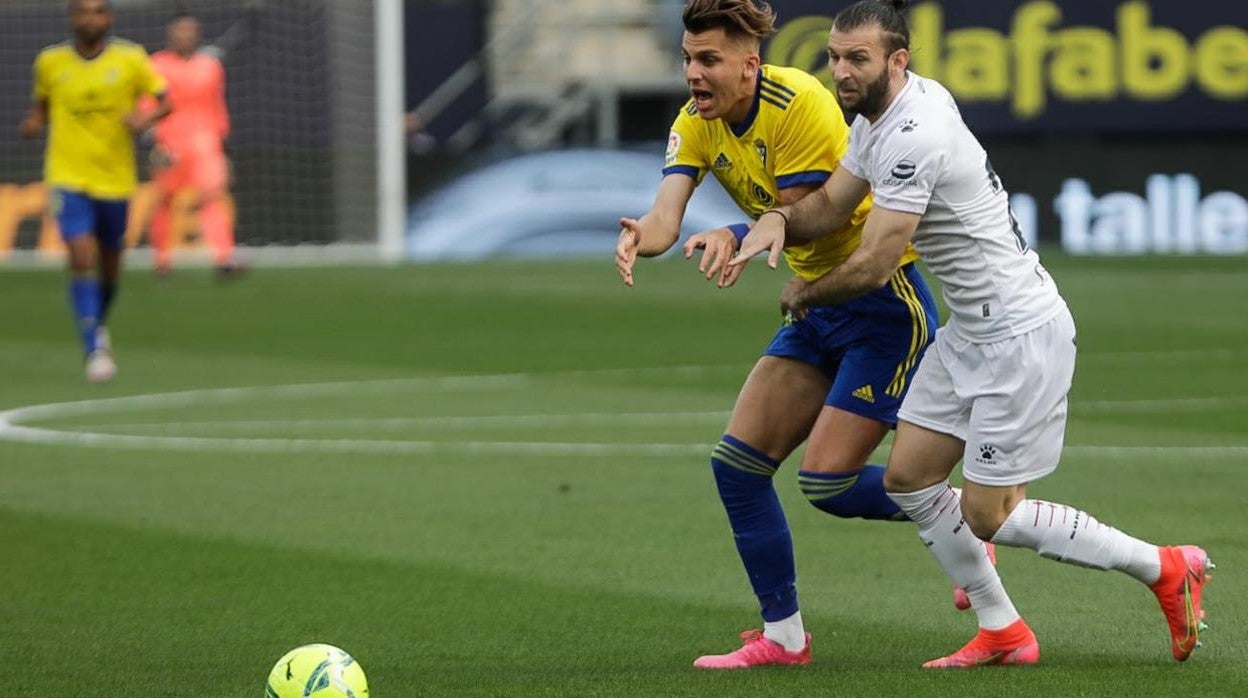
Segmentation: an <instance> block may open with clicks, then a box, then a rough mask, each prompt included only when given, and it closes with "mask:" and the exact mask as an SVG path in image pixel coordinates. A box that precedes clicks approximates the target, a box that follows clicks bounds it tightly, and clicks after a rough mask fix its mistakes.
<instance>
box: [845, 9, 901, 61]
mask: <svg viewBox="0 0 1248 698" xmlns="http://www.w3.org/2000/svg"><path fill="white" fill-rule="evenodd" d="M909 6H910V0H861V1H860V2H856V3H854V4H853V5H850V6H849V7H847V8H845V9H843V10H841V11H840V12H838V13H837V15H836V19H834V20H832V28H833V29H839V30H841V31H850V30H852V29H858V28H859V27H866V26H871V25H873V24H876V25H879V27H880V31H881V32H883V34H884V44H885V49H886V50H887V52H888V54H889V55H892V53H893V52H894V51H896V50H898V49H903V48H904V49H907V50H908V49H909V48H910V25H909V23H908V22H906V15H905V10H906V8H907V7H909Z"/></svg>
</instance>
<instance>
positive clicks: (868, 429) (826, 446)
mask: <svg viewBox="0 0 1248 698" xmlns="http://www.w3.org/2000/svg"><path fill="white" fill-rule="evenodd" d="M890 428H891V425H890V424H887V423H885V422H881V421H880V420H878V419H872V418H870V417H864V416H862V415H860V414H854V413H853V412H847V411H845V410H843V409H840V408H839V407H830V406H827V405H825V406H824V407H823V409H822V410H821V411H820V413H819V418H818V419H817V420H816V421H815V426H814V428H813V429H812V430H811V432H810V439H809V440H808V441H807V443H806V452H805V454H803V456H802V470H809V471H812V472H817V473H845V472H852V471H854V470H858V469H860V468H862V466H863V465H865V464H866V462H867V459H868V458H870V457H871V452H872V451H874V450H875V449H876V447H877V446H879V445H880V441H882V440H883V439H884V435H885V434H887V433H888V430H889V429H890Z"/></svg>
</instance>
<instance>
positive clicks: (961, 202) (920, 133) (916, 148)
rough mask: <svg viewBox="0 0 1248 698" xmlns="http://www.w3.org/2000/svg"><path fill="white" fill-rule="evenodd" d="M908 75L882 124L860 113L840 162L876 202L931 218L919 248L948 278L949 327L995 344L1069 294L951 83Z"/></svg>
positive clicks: (1046, 314) (1032, 324)
mask: <svg viewBox="0 0 1248 698" xmlns="http://www.w3.org/2000/svg"><path fill="white" fill-rule="evenodd" d="M906 77H907V80H906V85H905V87H903V88H902V90H901V92H900V93H898V95H897V97H896V98H895V99H894V100H893V103H892V104H890V105H889V107H888V109H887V110H885V112H884V114H883V115H882V116H881V117H880V118H879V119H878V120H877V121H876V122H875V123H874V124H872V123H871V122H869V121H868V120H867V118H866V117H864V116H861V115H860V116H858V117H857V118H856V119H855V120H854V123H853V125H852V127H851V128H850V135H849V152H848V153H847V154H846V155H845V157H844V158H843V159H842V160H841V167H844V168H845V169H846V170H847V171H849V173H850V174H852V175H854V176H855V177H858V178H860V179H865V180H868V181H869V182H870V183H871V190H872V193H873V194H874V196H875V204H874V205H875V206H876V207H878V208H886V209H890V210H893V211H901V212H904V213H915V214H919V215H921V216H922V220H921V221H920V222H919V227H918V230H917V231H915V234H914V247H915V249H916V250H918V252H919V256H920V257H921V258H922V259H923V261H924V262H925V263H926V264H927V266H928V268H929V269H931V271H932V273H933V274H935V276H936V278H937V279H939V280H940V283H941V285H942V287H943V288H942V293H943V295H944V299H945V304H946V305H947V306H949V310H950V313H951V317H950V321H949V323H948V325H949V328H950V329H952V330H953V331H955V332H957V333H958V334H959V335H961V336H963V337H965V338H966V339H967V340H969V341H972V342H975V343H988V342H996V341H1000V340H1002V339H1007V338H1009V337H1014V336H1018V335H1020V334H1023V333H1025V332H1028V331H1030V330H1033V329H1035V328H1036V327H1039V326H1040V325H1042V324H1044V323H1045V322H1047V321H1048V320H1050V319H1052V318H1053V317H1054V316H1055V315H1056V314H1057V313H1058V312H1059V311H1060V310H1061V309H1062V308H1063V307H1065V301H1063V300H1062V297H1061V295H1059V294H1058V291H1057V287H1056V285H1055V284H1054V283H1053V279H1052V278H1051V277H1050V276H1049V274H1048V272H1047V271H1045V269H1044V267H1043V266H1041V264H1040V257H1039V256H1038V255H1037V254H1036V253H1035V251H1033V250H1031V249H1029V248H1028V246H1027V244H1026V243H1025V242H1024V241H1023V236H1022V234H1021V233H1020V232H1019V230H1018V223H1017V222H1016V221H1015V220H1014V216H1013V214H1012V213H1011V212H1010V208H1009V195H1008V194H1007V193H1006V191H1005V188H1004V187H1003V186H1002V185H1001V180H1000V179H999V178H998V177H997V174H996V173H995V172H993V169H992V165H991V164H989V162H988V154H987V153H986V152H985V151H984V148H983V146H982V145H980V144H979V141H978V140H977V139H976V138H975V136H974V135H973V134H972V133H971V131H970V129H968V128H967V127H966V124H965V123H964V122H963V121H962V115H961V114H960V113H959V112H958V106H957V104H956V103H955V102H954V101H953V96H952V95H950V94H949V91H948V90H946V89H945V87H944V86H943V85H941V84H940V83H938V82H936V81H935V80H929V79H927V78H924V77H921V76H918V75H915V74H914V73H907V74H906Z"/></svg>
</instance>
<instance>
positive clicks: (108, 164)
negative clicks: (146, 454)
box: [21, 0, 169, 382]
mask: <svg viewBox="0 0 1248 698" xmlns="http://www.w3.org/2000/svg"><path fill="white" fill-rule="evenodd" d="M112 23H113V12H112V7H111V6H110V5H109V3H108V0H73V1H72V2H70V4H69V24H70V28H71V30H72V32H73V39H72V40H71V41H67V42H64V43H61V44H56V45H54V46H49V47H47V48H45V49H43V50H42V51H40V52H39V56H38V57H37V58H35V66H34V83H35V85H34V103H33V105H32V106H31V108H30V112H29V113H28V114H27V115H26V118H25V119H24V120H23V121H22V124H21V132H22V135H23V136H24V137H26V138H34V137H36V136H38V135H39V133H40V132H41V131H42V130H43V128H44V126H47V127H48V144H47V150H46V152H45V154H44V183H45V184H46V185H47V187H48V189H49V190H50V194H51V201H52V210H53V214H54V215H55V217H56V220H57V223H58V225H59V226H60V230H61V235H62V237H64V239H65V244H66V246H67V247H68V249H69V273H70V280H69V296H70V303H71V305H72V307H73V311H74V318H75V320H76V322H77V327H78V332H79V335H80V337H81V339H82V344H83V348H84V350H85V351H86V357H87V359H86V370H87V379H88V380H90V381H93V382H99V381H107V380H109V379H111V378H112V377H113V375H114V374H115V373H116V372H117V364H116V362H115V361H114V359H113V353H112V347H111V340H110V339H109V336H108V331H107V329H106V328H105V324H104V323H105V320H106V318H107V317H108V310H109V307H110V306H111V305H112V300H113V297H114V296H115V295H116V293H117V282H118V277H119V276H120V270H121V253H122V247H123V239H122V238H123V235H124V233H125V229H126V215H127V211H128V208H129V206H128V200H129V197H130V195H131V194H133V193H134V190H135V187H136V186H137V183H138V175H137V170H136V165H135V158H134V135H135V134H137V133H141V132H143V131H145V130H147V129H148V128H149V127H151V126H152V124H154V123H155V122H156V121H157V120H158V119H160V118H163V117H164V116H165V115H166V114H168V113H169V104H168V101H167V100H166V99H165V95H164V91H165V84H164V81H163V80H162V79H161V77H160V76H159V75H158V74H157V73H156V71H155V69H154V68H153V67H152V64H151V62H150V61H149V60H148V57H147V52H146V51H144V50H143V47H142V46H139V45H137V44H133V43H131V42H129V41H124V40H122V39H116V38H110V37H109V31H110V29H111V28H112ZM143 95H153V96H155V97H156V98H157V108H156V109H155V110H154V111H150V112H145V113H140V112H139V111H137V110H136V109H135V107H136V105H137V103H138V100H139V98H140V97H141V96H143Z"/></svg>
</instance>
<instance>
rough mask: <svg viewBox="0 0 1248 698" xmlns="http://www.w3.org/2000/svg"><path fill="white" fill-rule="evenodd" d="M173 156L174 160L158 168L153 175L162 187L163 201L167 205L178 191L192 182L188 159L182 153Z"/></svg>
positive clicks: (158, 185)
mask: <svg viewBox="0 0 1248 698" xmlns="http://www.w3.org/2000/svg"><path fill="white" fill-rule="evenodd" d="M173 158H174V159H173V161H172V162H170V163H169V164H168V165H165V166H164V167H162V168H160V169H158V170H157V171H156V174H155V176H153V177H152V180H153V181H155V182H156V186H157V187H158V188H159V189H160V197H161V202H162V204H163V205H166V206H167V205H169V202H170V201H172V200H173V197H175V196H176V195H177V193H178V192H180V191H182V190H183V189H185V188H186V187H189V186H191V184H192V181H191V166H190V163H189V162H187V160H188V159H187V158H186V157H185V156H183V155H182V154H180V153H179V154H176V155H174V156H173Z"/></svg>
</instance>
